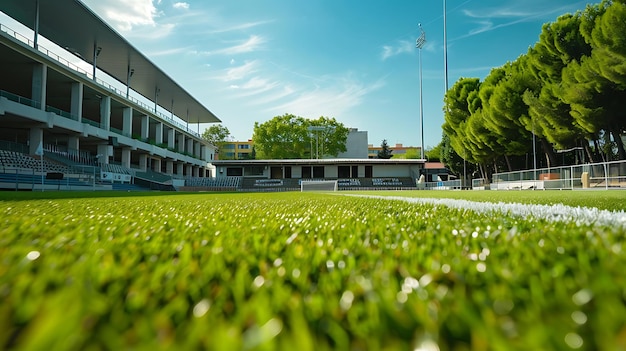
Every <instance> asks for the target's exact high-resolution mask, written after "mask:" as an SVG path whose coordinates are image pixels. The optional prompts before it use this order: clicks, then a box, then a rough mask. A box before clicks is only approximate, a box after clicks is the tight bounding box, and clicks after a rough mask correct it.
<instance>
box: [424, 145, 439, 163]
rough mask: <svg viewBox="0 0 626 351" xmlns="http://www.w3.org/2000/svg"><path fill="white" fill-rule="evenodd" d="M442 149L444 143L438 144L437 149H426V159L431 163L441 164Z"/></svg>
mask: <svg viewBox="0 0 626 351" xmlns="http://www.w3.org/2000/svg"><path fill="white" fill-rule="evenodd" d="M441 147H442V142H439V144H437V146H435V147H432V148H426V150H424V155H426V159H427V160H428V161H429V162H441Z"/></svg>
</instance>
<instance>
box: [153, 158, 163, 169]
mask: <svg viewBox="0 0 626 351" xmlns="http://www.w3.org/2000/svg"><path fill="white" fill-rule="evenodd" d="M152 170H153V171H155V172H161V159H160V158H155V159H152Z"/></svg>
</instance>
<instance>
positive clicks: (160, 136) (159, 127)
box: [154, 122, 163, 145]
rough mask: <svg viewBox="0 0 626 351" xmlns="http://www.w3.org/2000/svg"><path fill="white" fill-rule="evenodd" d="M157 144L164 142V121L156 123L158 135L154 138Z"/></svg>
mask: <svg viewBox="0 0 626 351" xmlns="http://www.w3.org/2000/svg"><path fill="white" fill-rule="evenodd" d="M154 139H155V142H156V144H157V145H159V144H162V143H163V123H162V122H159V123H157V125H156V137H155V138H154Z"/></svg>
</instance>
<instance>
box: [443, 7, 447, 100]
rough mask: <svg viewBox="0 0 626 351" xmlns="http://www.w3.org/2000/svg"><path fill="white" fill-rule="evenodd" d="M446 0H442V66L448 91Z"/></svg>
mask: <svg viewBox="0 0 626 351" xmlns="http://www.w3.org/2000/svg"><path fill="white" fill-rule="evenodd" d="M446 17H447V11H446V0H443V68H444V83H445V88H446V93H447V92H448V29H447V27H448V24H447V19H446Z"/></svg>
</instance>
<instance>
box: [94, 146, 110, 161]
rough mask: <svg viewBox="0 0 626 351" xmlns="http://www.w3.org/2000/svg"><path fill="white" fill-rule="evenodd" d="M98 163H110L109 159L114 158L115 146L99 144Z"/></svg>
mask: <svg viewBox="0 0 626 351" xmlns="http://www.w3.org/2000/svg"><path fill="white" fill-rule="evenodd" d="M98 155H100V157H99V158H98V161H99V162H100V163H106V164H108V163H109V158H110V157H111V156H113V145H109V144H98Z"/></svg>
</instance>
